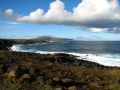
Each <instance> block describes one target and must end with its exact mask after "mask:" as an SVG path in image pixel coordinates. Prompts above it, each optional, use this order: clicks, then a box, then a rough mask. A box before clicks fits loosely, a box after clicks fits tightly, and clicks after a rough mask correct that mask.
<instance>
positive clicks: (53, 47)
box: [11, 41, 120, 66]
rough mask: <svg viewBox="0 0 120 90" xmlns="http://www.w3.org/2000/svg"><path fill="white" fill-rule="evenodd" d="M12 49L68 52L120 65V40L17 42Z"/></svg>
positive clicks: (48, 52) (45, 52) (47, 52)
mask: <svg viewBox="0 0 120 90" xmlns="http://www.w3.org/2000/svg"><path fill="white" fill-rule="evenodd" d="M11 50H12V51H20V52H34V53H41V54H54V53H67V54H72V55H75V56H77V58H78V59H84V60H87V61H91V62H96V63H99V64H102V65H105V66H120V41H67V42H51V43H42V44H40V43H36V44H16V45H13V46H12V47H11Z"/></svg>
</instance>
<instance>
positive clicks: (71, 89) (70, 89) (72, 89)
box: [68, 86, 77, 90]
mask: <svg viewBox="0 0 120 90" xmlns="http://www.w3.org/2000/svg"><path fill="white" fill-rule="evenodd" d="M68 90H77V88H76V86H71V87H69V88H68Z"/></svg>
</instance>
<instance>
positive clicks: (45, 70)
mask: <svg viewBox="0 0 120 90" xmlns="http://www.w3.org/2000/svg"><path fill="white" fill-rule="evenodd" d="M119 72H120V68H119V67H105V66H103V65H100V64H97V63H93V62H89V61H84V60H78V59H76V57H75V56H72V55H68V54H63V53H62V54H55V55H50V54H47V55H44V54H35V53H22V52H10V51H0V89H1V90H2V88H4V89H5V90H7V89H6V88H7V87H9V88H15V90H16V88H18V89H17V90H31V88H32V90H52V89H54V90H97V89H98V90H113V89H115V88H119V81H120V80H119V77H120V74H119ZM46 88H47V89H46ZM12 90H14V89H12Z"/></svg>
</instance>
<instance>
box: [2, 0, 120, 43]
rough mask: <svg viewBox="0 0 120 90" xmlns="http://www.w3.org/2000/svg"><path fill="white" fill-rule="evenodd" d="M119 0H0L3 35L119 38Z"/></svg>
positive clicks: (17, 36)
mask: <svg viewBox="0 0 120 90" xmlns="http://www.w3.org/2000/svg"><path fill="white" fill-rule="evenodd" d="M119 3H120V1H119V0H0V38H34V37H38V36H54V37H62V38H72V39H77V40H85V41H104V40H106V41H109V40H110V41H120V4H119Z"/></svg>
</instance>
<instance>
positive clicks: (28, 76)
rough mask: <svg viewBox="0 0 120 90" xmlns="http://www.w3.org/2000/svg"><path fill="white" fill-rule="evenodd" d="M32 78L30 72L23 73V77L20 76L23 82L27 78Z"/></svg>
mask: <svg viewBox="0 0 120 90" xmlns="http://www.w3.org/2000/svg"><path fill="white" fill-rule="evenodd" d="M30 78H31V75H30V74H24V75H22V76H21V77H20V80H19V81H20V82H23V81H25V80H28V81H29V80H30Z"/></svg>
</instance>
